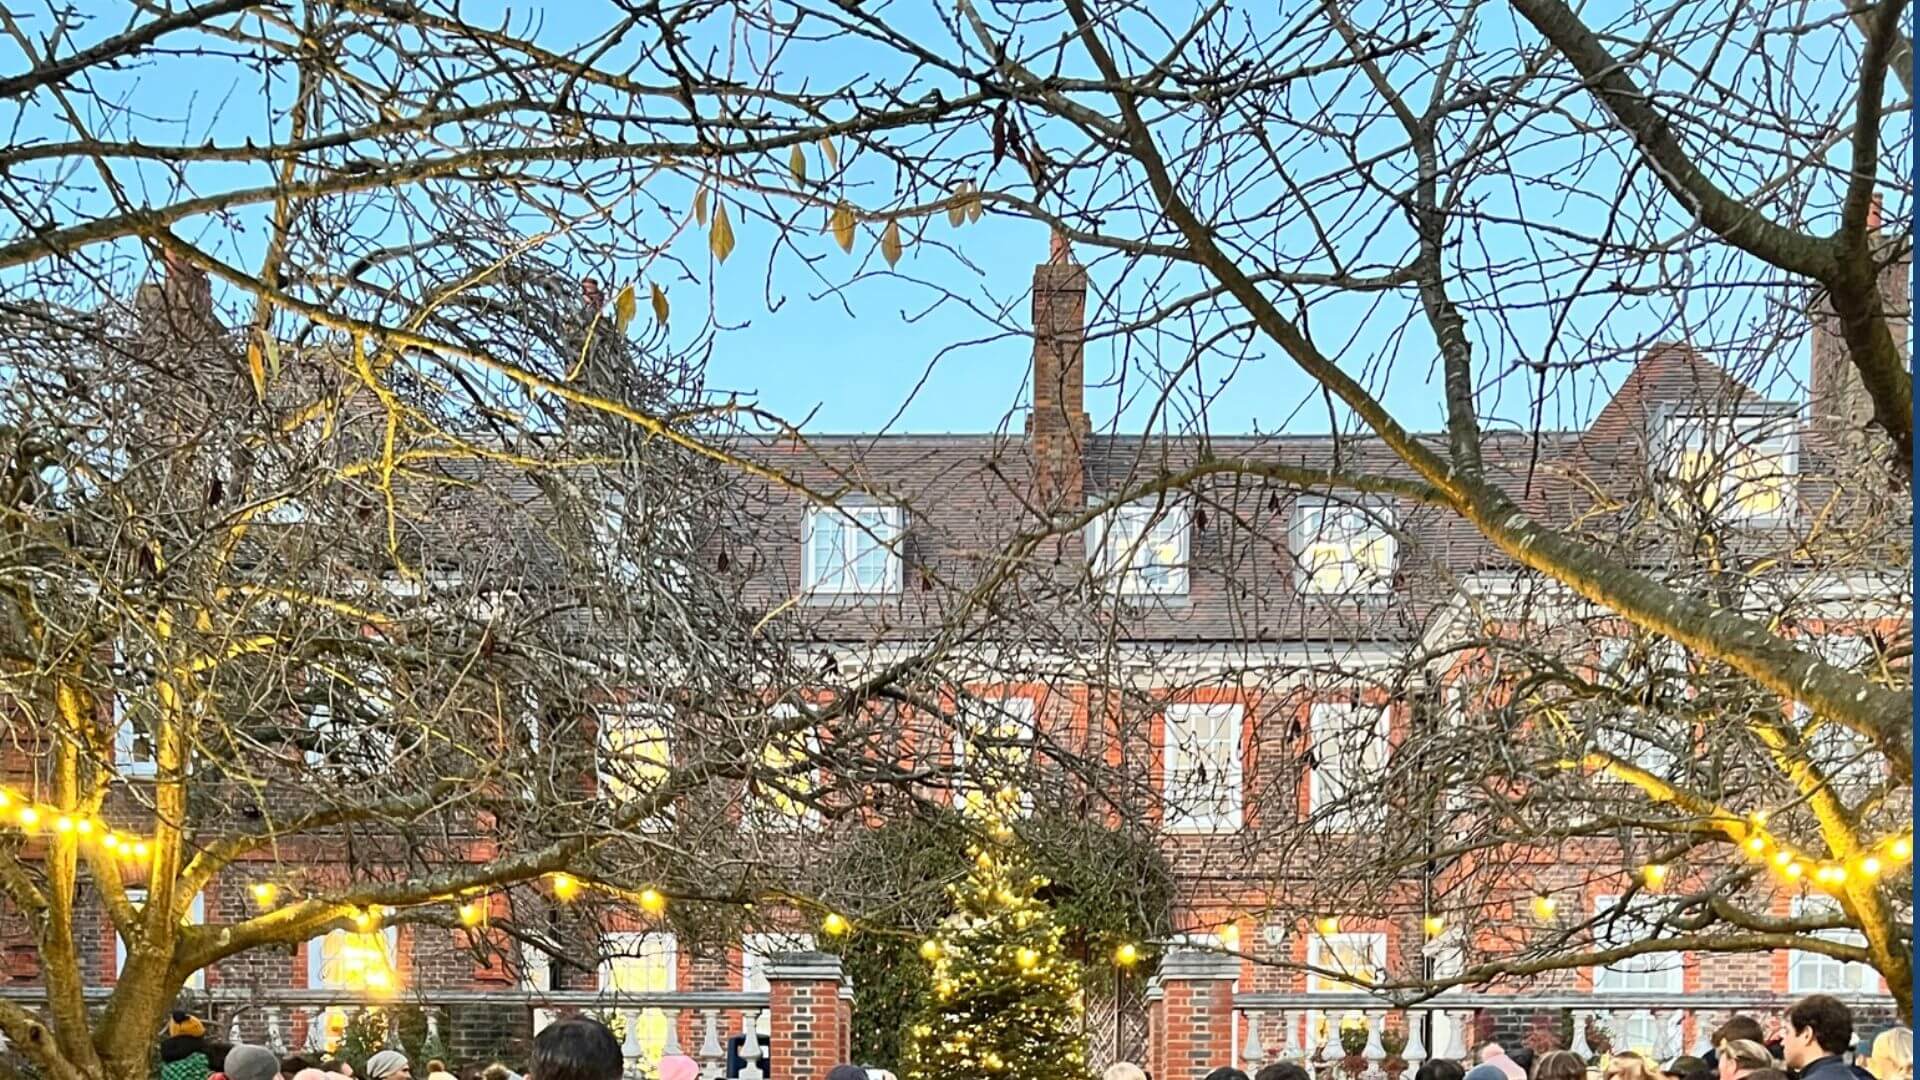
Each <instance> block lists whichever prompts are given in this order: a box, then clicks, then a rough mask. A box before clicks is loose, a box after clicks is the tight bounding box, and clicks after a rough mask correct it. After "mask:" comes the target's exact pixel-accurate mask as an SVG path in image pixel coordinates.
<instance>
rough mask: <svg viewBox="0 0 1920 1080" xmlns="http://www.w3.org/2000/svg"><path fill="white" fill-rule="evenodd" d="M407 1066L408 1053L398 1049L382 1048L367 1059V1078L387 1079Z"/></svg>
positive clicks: (372, 1079)
mask: <svg viewBox="0 0 1920 1080" xmlns="http://www.w3.org/2000/svg"><path fill="white" fill-rule="evenodd" d="M406 1067H407V1055H405V1054H403V1053H401V1052H400V1051H398V1050H382V1051H380V1052H379V1053H377V1054H375V1055H373V1056H372V1057H370V1058H368V1059H367V1080H387V1077H389V1076H392V1075H393V1074H394V1073H397V1072H399V1071H400V1070H401V1069H404V1068H406Z"/></svg>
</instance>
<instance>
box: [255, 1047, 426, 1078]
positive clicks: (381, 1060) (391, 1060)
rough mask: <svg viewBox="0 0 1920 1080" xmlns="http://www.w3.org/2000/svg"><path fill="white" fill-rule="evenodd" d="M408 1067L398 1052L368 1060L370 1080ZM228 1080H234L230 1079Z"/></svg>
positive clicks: (390, 1051)
mask: <svg viewBox="0 0 1920 1080" xmlns="http://www.w3.org/2000/svg"><path fill="white" fill-rule="evenodd" d="M406 1067H407V1055H405V1054H403V1053H401V1052H400V1051H398V1050H382V1051H380V1052H379V1053H377V1054H375V1055H373V1056H372V1057H370V1058H368V1059H367V1077H368V1080H386V1078H387V1077H389V1076H392V1075H393V1074H394V1073H397V1072H399V1071H400V1070H401V1069H404V1068H406ZM228 1080H233V1078H232V1077H229V1078H228Z"/></svg>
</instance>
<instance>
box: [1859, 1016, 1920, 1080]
mask: <svg viewBox="0 0 1920 1080" xmlns="http://www.w3.org/2000/svg"><path fill="white" fill-rule="evenodd" d="M1862 1064H1864V1065H1865V1066H1866V1069H1867V1071H1868V1072H1870V1073H1872V1074H1873V1075H1874V1080H1913V1029H1912V1028H1904V1027H1895V1028H1888V1029H1887V1030H1885V1031H1883V1032H1881V1033H1880V1034H1878V1035H1875V1036H1874V1037H1873V1048H1872V1049H1871V1050H1870V1051H1869V1052H1868V1055H1867V1060H1866V1061H1864V1062H1862Z"/></svg>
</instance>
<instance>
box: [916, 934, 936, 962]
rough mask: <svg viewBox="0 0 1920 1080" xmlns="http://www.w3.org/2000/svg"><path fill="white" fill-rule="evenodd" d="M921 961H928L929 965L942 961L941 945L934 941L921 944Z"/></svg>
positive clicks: (929, 940) (930, 940)
mask: <svg viewBox="0 0 1920 1080" xmlns="http://www.w3.org/2000/svg"><path fill="white" fill-rule="evenodd" d="M920 959H922V960H925V961H928V962H929V963H931V962H932V961H935V960H938V959H940V943H939V942H937V941H934V940H932V939H928V940H926V941H923V942H921V943H920Z"/></svg>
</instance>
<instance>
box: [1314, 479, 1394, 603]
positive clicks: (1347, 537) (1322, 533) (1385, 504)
mask: <svg viewBox="0 0 1920 1080" xmlns="http://www.w3.org/2000/svg"><path fill="white" fill-rule="evenodd" d="M1336 524H1337V525H1339V527H1340V528H1341V530H1342V531H1343V533H1344V535H1339V536H1336V537H1334V538H1332V539H1327V538H1326V534H1327V531H1328V529H1329V526H1331V525H1336ZM1398 524H1399V516H1398V515H1397V514H1396V513H1395V509H1394V504H1393V503H1392V502H1390V501H1388V500H1386V499H1347V500H1342V499H1332V498H1301V499H1296V500H1295V501H1294V504H1293V521H1292V522H1291V524H1290V525H1289V527H1288V530H1287V532H1288V542H1289V547H1290V550H1291V551H1292V553H1293V561H1294V587H1295V588H1296V589H1298V590H1299V591H1300V592H1301V593H1302V594H1304V595H1308V596H1388V595H1391V594H1392V592H1393V576H1394V573H1395V572H1396V571H1397V570H1398V569H1399V567H1400V538H1399V537H1398V536H1396V535H1394V529H1395V528H1396V527H1397V526H1398ZM1343 543H1344V544H1345V545H1346V554H1345V555H1344V556H1342V557H1340V558H1339V559H1338V560H1337V561H1335V562H1334V565H1337V566H1338V567H1339V568H1340V580H1339V583H1338V584H1337V585H1333V586H1326V585H1322V584H1320V581H1319V574H1318V573H1317V570H1318V567H1317V565H1315V564H1314V563H1313V560H1312V559H1311V558H1310V552H1311V551H1312V549H1313V547H1314V545H1316V544H1327V545H1330V546H1333V547H1335V548H1338V547H1339V546H1340V545H1341V544H1343ZM1374 544H1382V545H1384V546H1385V547H1386V555H1387V559H1386V567H1385V569H1384V570H1382V571H1380V572H1378V573H1376V572H1374V571H1372V570H1369V569H1367V568H1365V567H1364V566H1363V565H1362V564H1361V562H1360V560H1359V559H1358V558H1357V557H1356V555H1355V553H1356V552H1357V551H1358V550H1359V549H1360V548H1361V547H1362V546H1371V545H1374Z"/></svg>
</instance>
